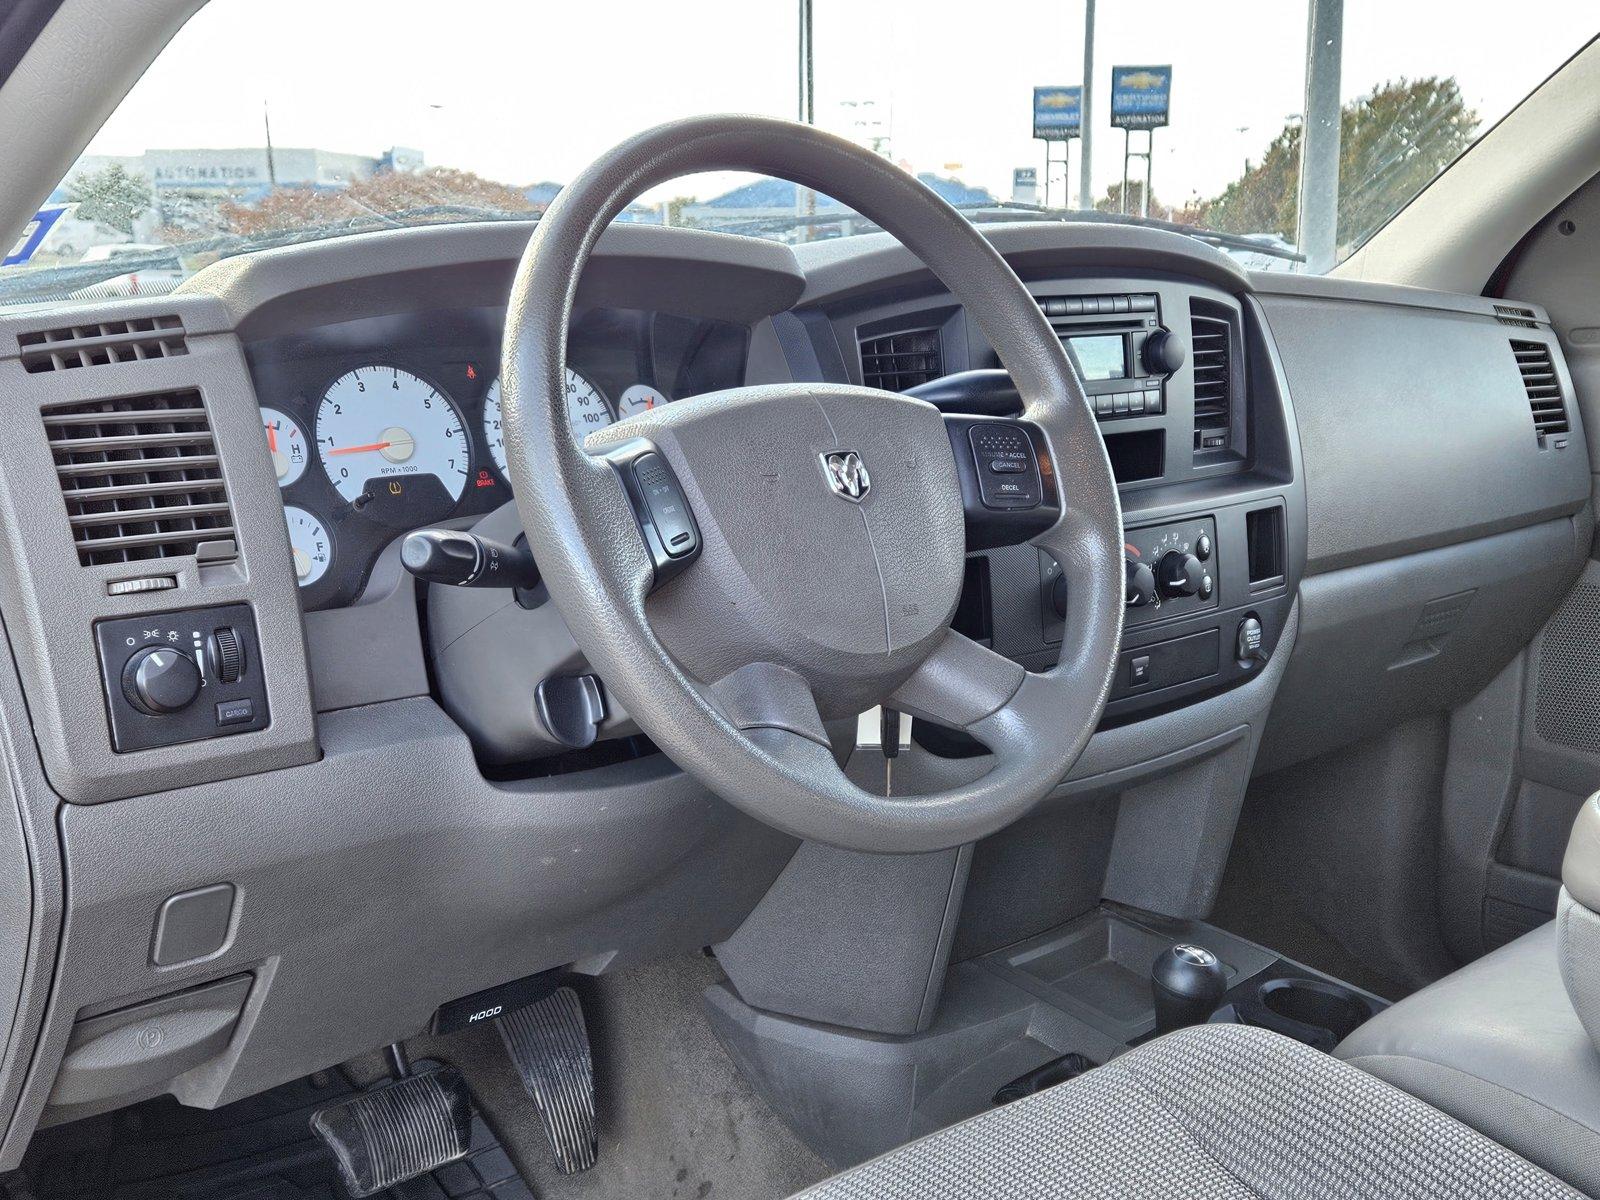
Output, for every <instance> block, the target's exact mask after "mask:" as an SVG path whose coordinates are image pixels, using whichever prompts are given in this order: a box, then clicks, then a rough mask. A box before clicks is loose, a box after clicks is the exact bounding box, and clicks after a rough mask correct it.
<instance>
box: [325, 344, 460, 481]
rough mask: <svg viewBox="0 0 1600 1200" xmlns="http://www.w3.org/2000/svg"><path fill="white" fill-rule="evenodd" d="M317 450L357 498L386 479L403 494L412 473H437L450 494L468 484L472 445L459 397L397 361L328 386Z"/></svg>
mask: <svg viewBox="0 0 1600 1200" xmlns="http://www.w3.org/2000/svg"><path fill="white" fill-rule="evenodd" d="M317 450H318V452H319V453H320V455H321V457H322V465H323V468H324V469H325V470H326V471H327V472H328V479H329V481H330V482H331V483H332V484H333V486H334V487H335V488H336V489H338V492H339V494H340V495H341V496H343V497H344V498H345V499H346V500H349V501H352V502H354V501H355V500H357V498H358V497H360V496H361V494H362V493H363V492H364V491H366V489H367V486H368V484H369V483H370V482H372V481H373V480H376V479H385V480H387V481H388V483H389V491H390V492H392V493H394V494H395V495H400V494H402V490H403V489H404V488H405V481H406V480H407V479H416V480H418V481H419V482H420V481H421V480H422V479H423V478H425V477H426V476H430V475H431V476H433V477H434V478H435V479H437V480H438V482H439V483H440V484H441V485H442V486H443V488H444V490H445V491H446V492H447V493H449V496H450V498H451V499H452V500H459V499H460V498H461V492H462V489H464V488H465V487H466V485H467V473H468V470H469V468H470V466H471V461H470V460H471V457H472V451H471V447H470V446H469V445H468V441H467V431H466V426H465V425H463V424H462V423H461V414H460V413H458V412H457V411H456V407H455V405H454V404H452V403H451V402H450V400H449V399H448V398H447V397H446V396H445V395H444V393H443V392H441V391H440V390H439V389H438V388H436V387H434V386H433V385H432V384H431V383H428V382H426V381H425V380H423V379H420V378H418V377H417V376H416V375H413V374H412V373H411V372H409V371H403V370H401V369H400V368H399V367H385V366H376V365H375V366H367V367H357V368H356V369H355V370H353V371H349V372H346V373H345V374H343V375H341V376H340V377H339V378H338V379H335V380H334V381H333V382H332V383H331V384H329V385H328V390H327V391H326V392H324V393H323V396H322V403H321V404H320V405H319V406H318V408H317Z"/></svg>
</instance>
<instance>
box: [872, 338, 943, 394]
mask: <svg viewBox="0 0 1600 1200" xmlns="http://www.w3.org/2000/svg"><path fill="white" fill-rule="evenodd" d="M943 374H944V363H943V356H942V355H941V353H940V349H939V331H938V330H937V329H914V330H907V331H905V332H903V333H885V334H880V335H879V336H877V337H869V338H862V339H861V382H862V383H864V384H866V386H867V387H871V388H882V389H883V390H884V391H887V392H903V391H905V390H906V389H907V388H911V387H916V386H917V385H918V384H921V383H927V382H928V381H929V380H931V379H937V378H939V376H941V375H943Z"/></svg>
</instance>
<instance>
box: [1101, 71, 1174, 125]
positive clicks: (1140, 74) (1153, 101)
mask: <svg viewBox="0 0 1600 1200" xmlns="http://www.w3.org/2000/svg"><path fill="white" fill-rule="evenodd" d="M1171 103H1172V68H1171V67H1170V66H1167V67H1112V68H1111V124H1112V125H1113V126H1114V127H1116V128H1118V129H1159V128H1161V127H1162V126H1163V125H1165V124H1167V112H1168V109H1169V107H1170V105H1171Z"/></svg>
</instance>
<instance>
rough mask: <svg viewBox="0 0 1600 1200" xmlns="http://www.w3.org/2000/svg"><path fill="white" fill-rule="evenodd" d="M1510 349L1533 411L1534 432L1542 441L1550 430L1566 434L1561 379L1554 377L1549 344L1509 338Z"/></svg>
mask: <svg viewBox="0 0 1600 1200" xmlns="http://www.w3.org/2000/svg"><path fill="white" fill-rule="evenodd" d="M1511 351H1512V353H1513V354H1515V355H1516V356H1517V370H1518V371H1520V372H1521V373H1522V386H1523V389H1524V390H1525V391H1526V392H1527V393H1528V407H1529V408H1530V409H1532V410H1533V432H1534V435H1535V436H1536V437H1537V438H1538V439H1539V441H1540V442H1541V443H1543V442H1544V439H1545V438H1546V437H1548V436H1550V435H1551V434H1553V433H1566V432H1567V430H1568V428H1569V426H1568V424H1567V406H1566V403H1565V401H1563V400H1562V398H1561V381H1560V380H1559V379H1557V378H1556V368H1555V364H1554V363H1553V362H1552V361H1551V359H1550V347H1549V346H1547V345H1545V343H1543V342H1519V341H1517V340H1515V339H1512V342H1511Z"/></svg>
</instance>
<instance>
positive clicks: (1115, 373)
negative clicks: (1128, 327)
mask: <svg viewBox="0 0 1600 1200" xmlns="http://www.w3.org/2000/svg"><path fill="white" fill-rule="evenodd" d="M1067 342H1068V344H1069V345H1071V347H1072V357H1073V358H1075V359H1077V360H1078V370H1079V371H1081V372H1083V377H1084V378H1085V379H1126V378H1127V376H1128V357H1127V354H1126V353H1125V351H1124V348H1123V347H1124V345H1125V343H1124V341H1123V338H1122V335H1121V334H1120V333H1112V334H1100V335H1097V336H1093V337H1074V338H1068V339H1067Z"/></svg>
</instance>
